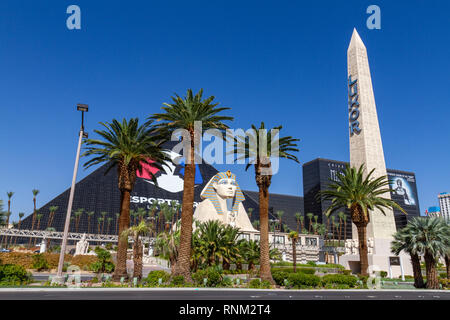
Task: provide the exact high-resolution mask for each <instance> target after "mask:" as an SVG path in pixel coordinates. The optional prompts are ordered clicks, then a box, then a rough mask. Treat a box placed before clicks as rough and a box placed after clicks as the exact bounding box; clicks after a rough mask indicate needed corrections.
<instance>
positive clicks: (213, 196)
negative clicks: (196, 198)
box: [200, 171, 245, 214]
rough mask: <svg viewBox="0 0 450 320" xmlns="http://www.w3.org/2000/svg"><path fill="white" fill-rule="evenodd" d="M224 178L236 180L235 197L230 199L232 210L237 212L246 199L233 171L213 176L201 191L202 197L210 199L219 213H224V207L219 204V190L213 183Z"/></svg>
mask: <svg viewBox="0 0 450 320" xmlns="http://www.w3.org/2000/svg"><path fill="white" fill-rule="evenodd" d="M222 179H231V180H234V182H235V184H236V193H235V194H234V198H233V199H230V200H232V203H231V208H232V210H231V211H232V212H233V213H234V214H237V212H238V209H239V203H241V202H242V201H244V200H245V197H244V194H243V193H242V190H241V187H239V184H238V183H237V181H236V175H234V174H233V173H231V172H230V171H227V172H219V173H217V174H216V175H215V176H214V177H212V178H211V179H210V180H209V182H208V183H207V184H206V186H205V187H204V188H203V190H202V192H201V193H200V198H202V199H209V200H210V201H211V202H212V204H213V205H214V208H216V211H217V213H218V214H223V211H222V207H221V206H220V204H219V201H218V200H217V197H218V196H217V192H216V190H215V189H214V186H213V184H214V183H218V182H219V181H220V180H222Z"/></svg>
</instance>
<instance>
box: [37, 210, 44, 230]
mask: <svg viewBox="0 0 450 320" xmlns="http://www.w3.org/2000/svg"><path fill="white" fill-rule="evenodd" d="M43 216H44V215H43V214H37V215H36V219H37V221H38V223H37V230H39V228H40V226H41V219H42V217H43Z"/></svg>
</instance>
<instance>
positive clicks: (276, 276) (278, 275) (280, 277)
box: [272, 270, 289, 286]
mask: <svg viewBox="0 0 450 320" xmlns="http://www.w3.org/2000/svg"><path fill="white" fill-rule="evenodd" d="M288 276H289V273H288V272H285V271H281V270H276V271H273V272H272V278H273V280H274V281H275V283H276V284H277V285H279V286H284V280H285V279H287V278H288Z"/></svg>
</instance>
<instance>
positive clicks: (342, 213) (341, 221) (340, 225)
mask: <svg viewBox="0 0 450 320" xmlns="http://www.w3.org/2000/svg"><path fill="white" fill-rule="evenodd" d="M337 215H338V218H339V245H341V236H342V226H343V222H344V221H345V213H344V212H342V211H339V212H338V213H337ZM344 232H345V228H344Z"/></svg>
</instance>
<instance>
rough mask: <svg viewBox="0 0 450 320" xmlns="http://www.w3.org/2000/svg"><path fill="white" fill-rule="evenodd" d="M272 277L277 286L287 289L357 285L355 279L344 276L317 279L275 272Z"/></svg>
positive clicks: (301, 274)
mask: <svg viewBox="0 0 450 320" xmlns="http://www.w3.org/2000/svg"><path fill="white" fill-rule="evenodd" d="M272 277H273V280H274V281H275V282H276V284H277V285H279V286H286V287H289V288H315V287H319V286H321V287H325V288H353V287H355V286H356V284H357V283H358V278H357V277H355V276H352V275H344V274H328V275H325V276H323V277H319V276H316V275H313V274H305V273H301V272H297V273H290V272H286V271H281V270H276V271H273V272H272Z"/></svg>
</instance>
